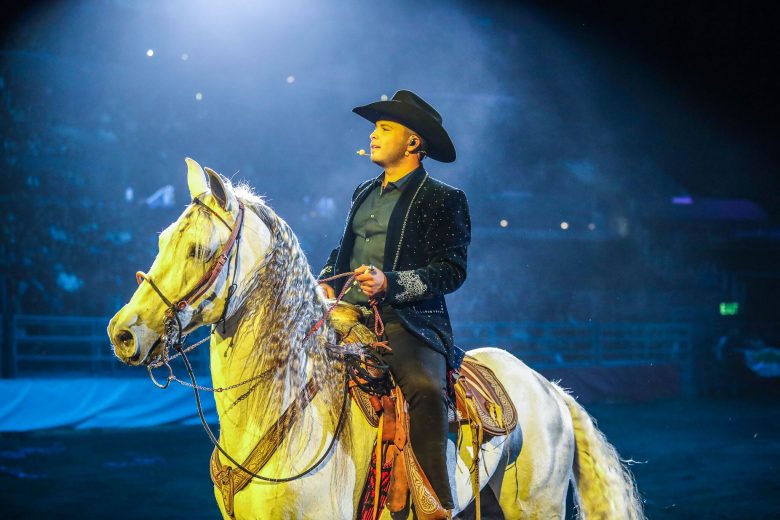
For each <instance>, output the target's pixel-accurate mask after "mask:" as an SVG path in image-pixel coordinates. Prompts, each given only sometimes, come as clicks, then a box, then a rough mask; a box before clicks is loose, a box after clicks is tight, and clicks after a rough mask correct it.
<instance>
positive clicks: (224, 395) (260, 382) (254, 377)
mask: <svg viewBox="0 0 780 520" xmlns="http://www.w3.org/2000/svg"><path fill="white" fill-rule="evenodd" d="M312 297H315V298H316V297H317V296H316V295H313V296H312ZM228 321H230V320H228ZM239 326H240V325H239ZM221 332H222V329H221V327H220V328H218V329H217V331H216V333H215V334H213V336H212V343H211V374H212V381H213V385H214V387H215V388H220V387H221V388H226V387H229V386H232V385H235V384H237V383H244V384H242V385H241V386H238V387H237V388H234V389H231V390H227V391H222V392H216V393H215V394H214V398H215V401H216V405H217V413H218V415H219V420H220V431H221V438H222V440H223V446H224V447H225V448H226V449H228V450H229V451H230V450H231V449H232V450H233V451H232V452H231V454H232V453H237V454H238V456H239V457H240V456H244V455H245V454H247V453H249V451H251V450H252V448H254V446H255V445H256V444H257V442H258V441H259V439H260V438H261V437H262V436H263V435H264V434H266V433H267V432H268V430H269V428H270V427H271V426H272V425H273V424H274V423H275V422H276V421H277V420H279V418H280V417H281V416H282V414H283V413H284V412H285V410H286V409H287V408H288V407H289V406H290V405H291V404H292V402H293V401H294V400H295V399H296V398H298V396H299V395H300V394H301V391H302V390H303V385H298V386H297V387H296V386H293V385H290V384H289V382H288V381H283V380H280V376H279V371H278V370H274V369H272V368H268V369H265V370H264V371H258V372H255V371H254V369H253V367H254V366H255V361H254V360H253V359H251V358H252V357H253V356H254V355H255V354H256V349H263V348H266V346H264V345H258V344H257V342H256V338H255V337H254V335H253V334H251V333H249V334H243V333H241V334H239V333H238V331H236V330H231V328H230V327H229V326H228V328H227V330H226V333H225V335H224V336H223V335H222V334H220V333H221ZM294 347H295V346H293V345H288V348H294ZM300 356H301V358H300V360H301V362H302V363H305V364H306V371H307V377H306V378H305V380H308V379H309V376H310V374H311V372H312V370H313V369H314V367H313V366H312V362H311V360H309V359H308V358H307V357H306V354H305V353H301V354H300ZM318 368H321V367H318ZM272 388H276V389H279V388H284V391H283V392H282V394H281V395H282V398H281V399H276V400H274V402H270V401H269V402H266V403H265V406H264V413H258V410H257V408H255V407H253V406H252V403H253V402H255V399H258V398H261V399H262V398H263V397H264V396H270V395H275V396H279V395H280V394H279V392H278V391H277V392H272V391H271V390H272ZM320 392H327V389H321V390H320ZM247 393H249V395H248V396H247V397H246V398H243V399H242V396H244V395H245V394H247ZM321 397H323V395H318V396H317V397H316V398H315V399H314V400H313V402H312V404H311V405H310V406H309V407H307V410H306V415H311V414H314V415H322V414H326V412H327V411H326V410H324V409H322V410H318V407H319V406H322V402H323V399H321ZM326 401H331V400H326ZM309 419H310V418H309ZM297 420H298V421H300V420H305V418H303V417H298V418H297Z"/></svg>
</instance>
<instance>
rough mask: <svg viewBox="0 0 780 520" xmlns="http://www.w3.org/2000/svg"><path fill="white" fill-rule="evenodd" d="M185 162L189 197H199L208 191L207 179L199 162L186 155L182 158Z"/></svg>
mask: <svg viewBox="0 0 780 520" xmlns="http://www.w3.org/2000/svg"><path fill="white" fill-rule="evenodd" d="M184 162H186V163H187V186H189V188H190V197H192V199H193V200H194V199H195V197H200V196H201V195H203V194H204V193H208V192H209V181H208V178H207V177H206V174H205V173H204V172H203V168H201V167H200V164H198V163H197V162H195V161H194V160H192V159H190V158H189V157H187V158H186V159H184Z"/></svg>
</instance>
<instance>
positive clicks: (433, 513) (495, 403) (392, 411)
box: [329, 302, 517, 520]
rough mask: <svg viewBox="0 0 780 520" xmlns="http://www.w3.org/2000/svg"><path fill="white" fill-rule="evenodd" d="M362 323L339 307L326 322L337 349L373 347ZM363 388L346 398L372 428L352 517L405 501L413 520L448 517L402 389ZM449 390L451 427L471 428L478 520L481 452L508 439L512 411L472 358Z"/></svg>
mask: <svg viewBox="0 0 780 520" xmlns="http://www.w3.org/2000/svg"><path fill="white" fill-rule="evenodd" d="M365 318H366V315H365V314H364V313H363V311H362V309H361V308H360V307H356V306H354V305H350V304H348V303H345V302H339V303H338V304H337V305H336V306H335V308H334V309H333V310H332V312H331V315H330V318H329V320H330V324H331V326H333V328H334V329H335V330H336V332H337V333H338V335H339V337H340V342H341V344H345V345H355V344H357V345H371V344H375V342H376V341H377V338H376V336H375V335H374V333H373V332H372V331H371V330H370V329H369V328H368V327H367V326H366V325H365ZM369 371H370V370H369ZM388 387H389V386H388ZM364 388H365V387H364V386H363V385H358V384H353V385H351V388H350V393H351V395H352V398H353V400H354V401H355V403H356V404H357V405H358V407H359V408H360V409H361V410H362V412H363V414H364V415H365V417H366V420H367V421H368V422H369V424H371V425H372V426H373V427H374V428H376V429H377V440H376V443H375V446H374V453H373V455H372V462H371V468H370V469H369V472H368V475H367V477H366V484H365V486H364V489H363V494H362V497H361V501H360V505H359V511H358V514H357V518H358V519H360V520H375V519H376V518H378V516H379V514H380V513H381V510H382V508H383V507H387V508H388V509H389V510H390V511H391V512H393V513H397V512H401V511H406V510H407V509H408V508H409V506H410V497H411V503H412V504H414V510H415V514H416V517H417V518H419V519H422V520H438V519H445V518H448V517H449V513H448V512H447V511H446V510H445V509H444V508H443V507H442V506H441V502H440V500H439V498H438V497H437V496H436V493H435V491H434V490H433V488H432V487H431V484H430V482H429V481H428V479H427V477H426V476H425V473H424V472H423V470H422V468H421V467H420V465H419V463H418V461H417V457H416V456H415V454H414V449H413V447H412V446H411V442H410V440H409V436H408V431H409V413H408V405H407V403H406V401H405V399H404V397H403V394H402V393H401V389H400V388H399V387H397V386H392V388H391V390H390V391H389V392H387V393H381V394H377V393H372V392H367V391H366V390H364ZM453 389H454V394H455V409H454V410H451V411H450V417H449V419H450V423H458V424H459V425H462V424H463V423H467V424H468V425H469V427H470V428H471V433H472V440H473V453H474V461H473V463H472V471H471V477H472V488H473V492H474V496H475V500H476V506H477V507H476V511H477V519H479V518H480V512H479V511H480V508H479V505H480V504H479V489H480V485H479V471H478V467H479V453H480V447H481V445H482V443H483V442H484V441H485V440H487V439H488V438H489V437H491V436H503V435H509V433H511V432H512V430H514V428H515V427H516V426H517V411H516V409H515V407H514V404H513V403H512V401H511V400H510V398H509V395H508V394H507V392H506V390H505V389H504V387H503V385H502V384H501V382H500V381H499V380H498V379H497V378H496V376H495V374H494V373H493V371H492V370H491V369H490V368H488V367H486V366H485V365H482V364H480V363H479V362H478V361H477V360H476V359H474V358H473V357H470V356H466V358H465V359H464V360H463V363H462V365H461V367H460V370H459V373H458V374H457V377H456V378H455V381H454V384H453Z"/></svg>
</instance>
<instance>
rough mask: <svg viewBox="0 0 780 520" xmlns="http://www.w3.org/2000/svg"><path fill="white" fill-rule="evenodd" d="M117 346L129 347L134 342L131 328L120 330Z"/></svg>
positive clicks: (117, 336)
mask: <svg viewBox="0 0 780 520" xmlns="http://www.w3.org/2000/svg"><path fill="white" fill-rule="evenodd" d="M116 343H117V345H116V346H117V347H128V346H130V345H132V344H133V335H132V334H131V333H130V331H129V330H120V331H119V332H118V333H117V335H116Z"/></svg>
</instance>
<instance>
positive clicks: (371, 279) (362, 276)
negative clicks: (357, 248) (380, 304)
mask: <svg viewBox="0 0 780 520" xmlns="http://www.w3.org/2000/svg"><path fill="white" fill-rule="evenodd" d="M355 280H357V281H358V282H359V283H360V290H361V291H363V294H365V295H366V296H368V297H369V298H371V299H377V298H378V297H379V296H380V295H382V294H383V293H384V292H385V291H386V290H387V277H386V276H385V273H383V272H382V271H380V270H379V269H377V268H376V267H374V266H368V265H361V266H360V267H358V268H357V269H355Z"/></svg>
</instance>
